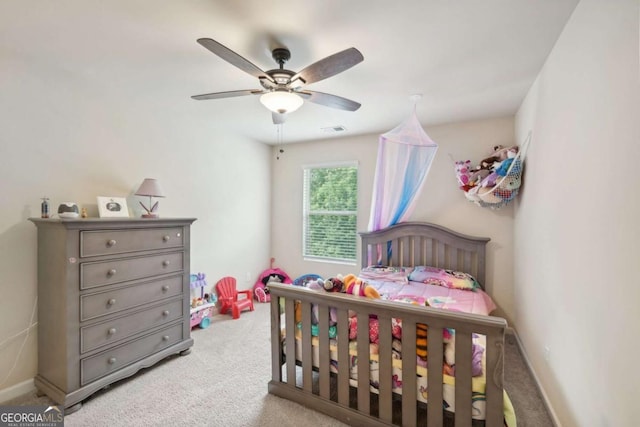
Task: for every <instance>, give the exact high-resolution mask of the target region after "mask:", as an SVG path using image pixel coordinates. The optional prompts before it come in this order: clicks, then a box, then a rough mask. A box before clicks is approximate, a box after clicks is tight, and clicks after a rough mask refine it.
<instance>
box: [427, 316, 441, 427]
mask: <svg viewBox="0 0 640 427" xmlns="http://www.w3.org/2000/svg"><path fill="white" fill-rule="evenodd" d="M427 342H428V349H427V351H428V356H427V363H428V365H427V368H428V369H427V425H430V426H441V425H442V399H443V396H442V394H443V393H442V387H443V384H442V358H443V353H444V352H443V345H444V344H443V342H442V328H440V327H436V326H435V325H433V324H430V325H429V331H428V332H427Z"/></svg>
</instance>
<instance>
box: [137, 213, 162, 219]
mask: <svg viewBox="0 0 640 427" xmlns="http://www.w3.org/2000/svg"><path fill="white" fill-rule="evenodd" d="M141 217H142V218H158V214H153V213H152V214H149V213H146V214H142V215H141Z"/></svg>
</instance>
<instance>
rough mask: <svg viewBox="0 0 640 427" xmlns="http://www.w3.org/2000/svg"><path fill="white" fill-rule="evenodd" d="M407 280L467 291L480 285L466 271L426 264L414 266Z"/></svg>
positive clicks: (473, 289)
mask: <svg viewBox="0 0 640 427" xmlns="http://www.w3.org/2000/svg"><path fill="white" fill-rule="evenodd" d="M409 280H410V281H412V282H422V283H427V284H429V285H437V286H443V287H445V288H452V289H464V290H468V291H475V290H476V289H478V288H479V287H480V284H479V283H478V281H477V280H476V279H475V278H474V277H473V276H472V275H470V274H468V273H463V272H462V271H453V270H444V269H442V268H436V267H427V266H419V267H416V268H414V269H413V271H412V272H411V273H410V274H409Z"/></svg>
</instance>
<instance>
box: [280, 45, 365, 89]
mask: <svg viewBox="0 0 640 427" xmlns="http://www.w3.org/2000/svg"><path fill="white" fill-rule="evenodd" d="M363 60H364V56H362V53H360V51H359V50H358V49H356V48H355V47H350V48H349V49H345V50H343V51H341V52H338V53H334V54H333V55H331V56H327V57H326V58H324V59H321V60H320V61H318V62H314V63H313V64H311V65H309V66H308V67H307V68H305V69H304V70H302V71H300V72H299V73H298V74H295V75H294V76H293V77H291V82H294V81H296V80H298V79H301V80H302V81H303V82H304V84H309V83H314V82H318V81H320V80H324V79H326V78H328V77H331V76H335V75H336V74H338V73H341V72H343V71H345V70H348V69H349V68H351V67H353V66H354V65H356V64H359V63H360V62H362V61H363Z"/></svg>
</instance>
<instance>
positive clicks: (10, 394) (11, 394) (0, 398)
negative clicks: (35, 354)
mask: <svg viewBox="0 0 640 427" xmlns="http://www.w3.org/2000/svg"><path fill="white" fill-rule="evenodd" d="M35 389H36V386H35V385H34V384H33V378H32V379H30V380H26V381H23V382H21V383H18V384H15V385H12V386H11V387H7V388H4V389H2V390H0V404H2V403H4V402H8V401H10V400H13V399H15V398H16V397H20V396H22V395H24V394H27V393H31V392H32V391H34V390H35Z"/></svg>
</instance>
